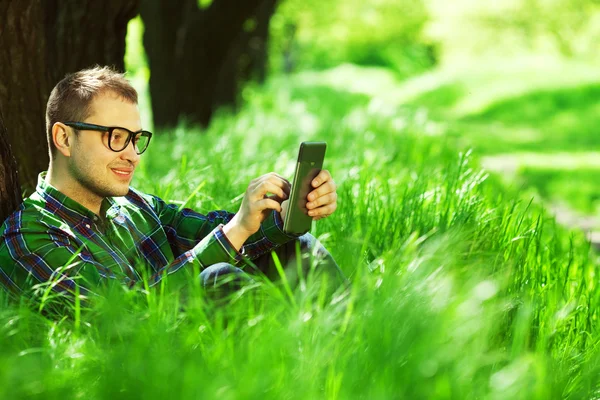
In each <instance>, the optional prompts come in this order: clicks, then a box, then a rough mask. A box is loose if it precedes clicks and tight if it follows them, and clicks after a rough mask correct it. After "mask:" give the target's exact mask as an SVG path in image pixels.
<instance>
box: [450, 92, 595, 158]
mask: <svg viewBox="0 0 600 400" xmlns="http://www.w3.org/2000/svg"><path fill="white" fill-rule="evenodd" d="M460 122H462V123H467V124H470V123H475V124H481V123H489V124H496V128H497V127H498V126H500V127H501V128H504V129H502V130H503V135H501V137H500V136H498V137H496V139H497V140H498V141H502V142H514V143H515V146H514V150H517V149H518V150H540V151H552V150H561V151H564V150H573V151H574V150H591V149H592V148H593V147H595V146H598V145H600V135H598V126H599V125H600V84H594V85H587V86H579V87H575V88H564V89H558V90H543V91H535V92H531V93H529V94H526V95H524V96H519V97H514V98H510V99H506V100H502V101H499V102H497V103H494V104H492V105H491V106H490V107H488V108H487V109H485V110H484V111H482V112H480V113H478V114H473V115H469V116H467V117H464V118H462V119H461V120H460ZM524 129H527V130H530V131H537V132H538V133H539V134H538V135H536V136H537V138H536V139H535V140H531V141H525V142H523V141H521V140H519V136H521V135H522V133H523V130H524Z"/></svg>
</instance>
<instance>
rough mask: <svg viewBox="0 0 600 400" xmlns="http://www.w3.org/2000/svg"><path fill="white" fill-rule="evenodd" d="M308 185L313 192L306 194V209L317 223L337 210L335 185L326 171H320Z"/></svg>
mask: <svg viewBox="0 0 600 400" xmlns="http://www.w3.org/2000/svg"><path fill="white" fill-rule="evenodd" d="M310 184H311V185H312V187H313V188H315V190H313V191H312V192H310V193H309V194H308V196H307V198H306V199H307V200H308V203H306V208H307V209H308V215H310V216H311V217H313V221H318V220H320V219H321V218H326V217H328V216H330V215H331V214H333V213H334V211H335V209H336V208H337V197H338V196H337V192H336V190H337V185H336V184H335V182H334V181H333V178H332V177H331V174H330V173H329V171H328V170H326V169H324V170H321V172H319V175H317V177H316V178H315V179H313V180H312V182H311V183H310Z"/></svg>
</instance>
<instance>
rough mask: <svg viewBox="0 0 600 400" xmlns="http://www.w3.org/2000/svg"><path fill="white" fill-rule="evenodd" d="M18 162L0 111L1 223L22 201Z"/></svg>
mask: <svg viewBox="0 0 600 400" xmlns="http://www.w3.org/2000/svg"><path fill="white" fill-rule="evenodd" d="M21 200H22V199H21V186H20V185H19V179H18V176H17V162H16V160H15V158H14V156H13V154H12V152H11V148H10V144H9V143H8V133H7V132H6V127H5V126H4V120H3V118H2V112H1V111H0V223H2V221H4V220H5V219H6V217H8V216H9V215H10V214H11V213H12V212H13V211H14V210H16V209H17V207H18V205H19V203H21Z"/></svg>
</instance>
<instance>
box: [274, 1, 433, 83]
mask: <svg viewBox="0 0 600 400" xmlns="http://www.w3.org/2000/svg"><path fill="white" fill-rule="evenodd" d="M428 22H429V12H428V9H427V7H426V2H425V0H373V1H364V0H328V1H321V0H286V1H284V2H282V3H281V6H280V7H278V8H277V12H276V13H275V15H274V16H273V20H272V23H271V38H272V40H271V42H270V44H271V51H270V64H271V66H272V68H273V70H274V71H281V72H286V71H287V72H289V71H290V70H292V69H324V68H331V67H335V66H336V65H339V64H341V63H354V64H359V65H368V66H381V67H387V68H391V69H392V70H393V71H395V72H397V74H398V75H399V76H400V77H404V76H408V75H412V74H415V73H418V72H421V71H423V70H425V69H427V68H429V67H431V66H433V65H434V64H435V62H436V55H435V49H434V47H433V44H432V43H430V42H429V41H428V40H427V39H426V38H425V37H424V36H423V34H422V33H423V30H424V28H425V26H426V24H427V23H428Z"/></svg>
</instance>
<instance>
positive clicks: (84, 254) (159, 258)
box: [0, 173, 296, 295]
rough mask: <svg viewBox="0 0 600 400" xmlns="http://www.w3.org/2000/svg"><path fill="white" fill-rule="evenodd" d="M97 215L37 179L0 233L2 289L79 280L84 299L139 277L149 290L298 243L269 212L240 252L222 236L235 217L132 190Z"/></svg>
mask: <svg viewBox="0 0 600 400" xmlns="http://www.w3.org/2000/svg"><path fill="white" fill-rule="evenodd" d="M100 215H102V216H103V217H100V216H98V215H96V214H95V213H93V212H91V211H90V210H88V209H87V208H85V207H84V206H82V205H81V204H79V203H77V202H75V201H74V200H72V199H70V198H69V197H67V196H65V195H64V194H62V193H61V192H59V191H58V190H57V189H56V188H54V187H52V186H51V185H49V184H48V183H46V182H45V173H42V174H40V176H39V178H38V186H37V190H36V192H35V193H33V194H32V195H31V196H30V197H29V198H28V199H26V200H25V201H24V202H23V204H22V205H21V207H20V208H19V209H18V210H17V211H15V212H14V213H13V214H12V215H11V216H10V217H9V218H8V219H7V220H6V221H5V222H4V224H3V225H2V227H1V228H0V285H1V286H4V288H5V289H8V291H9V292H11V293H14V294H17V295H20V294H22V293H23V292H24V291H28V290H30V289H31V288H32V286H33V285H35V284H38V283H44V282H49V281H52V282H54V283H53V284H52V285H53V286H52V290H54V291H57V292H65V291H68V292H71V293H73V292H74V291H75V282H76V281H77V283H78V284H79V290H80V293H81V294H84V295H85V294H87V293H88V292H89V291H90V290H93V287H94V286H95V285H98V284H100V283H101V282H103V281H105V280H107V279H118V280H120V281H121V282H123V283H124V284H126V285H128V286H129V287H133V286H134V285H135V284H136V282H140V281H141V280H142V278H143V277H144V276H145V277H147V278H148V282H149V285H150V286H153V285H156V284H157V283H158V282H160V281H161V279H162V278H163V277H164V276H165V275H170V274H173V273H175V272H177V271H179V270H186V271H188V273H190V272H191V271H193V270H194V269H196V270H197V271H201V270H202V269H204V268H206V267H207V266H209V265H211V264H215V263H218V262H228V263H230V264H238V263H240V261H241V260H242V259H243V258H244V257H247V258H249V259H254V258H256V257H258V256H260V255H263V254H265V253H268V252H270V251H271V250H273V249H274V248H276V247H278V246H279V245H281V244H284V243H286V242H288V241H290V240H292V239H294V238H296V236H293V235H287V234H285V233H284V232H283V230H282V225H283V224H282V221H281V217H280V215H279V213H277V212H276V211H273V212H272V213H271V214H270V215H269V217H268V218H267V219H266V220H265V221H264V222H263V223H262V225H261V229H260V230H259V231H258V232H257V233H255V234H254V235H252V236H251V237H250V238H249V239H248V240H247V241H246V243H245V244H244V246H243V247H242V249H241V252H238V251H236V250H235V248H234V247H233V246H232V245H231V243H230V242H229V240H228V239H227V237H226V236H225V234H224V233H223V229H222V228H223V224H226V223H227V222H228V221H229V220H231V218H233V216H234V214H232V213H229V212H226V211H211V212H209V213H208V214H206V215H202V214H199V213H197V212H194V211H192V210H190V209H182V210H180V209H179V206H176V205H173V204H166V203H165V202H164V201H163V200H161V199H160V198H158V197H156V196H151V195H147V194H142V193H140V192H138V191H136V190H134V189H130V190H129V193H128V194H127V195H126V196H124V197H114V198H106V199H105V200H104V201H103V203H102V208H101V212H100ZM194 265H195V266H196V267H197V268H193V266H194ZM177 275H178V276H181V275H182V273H179V274H177ZM170 279H171V278H170Z"/></svg>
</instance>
